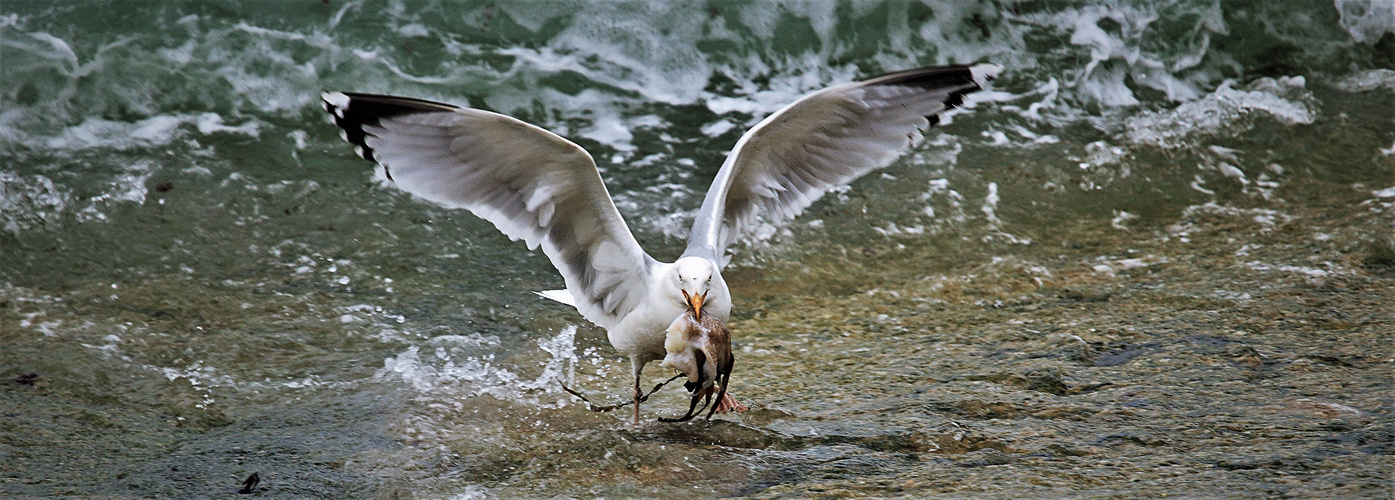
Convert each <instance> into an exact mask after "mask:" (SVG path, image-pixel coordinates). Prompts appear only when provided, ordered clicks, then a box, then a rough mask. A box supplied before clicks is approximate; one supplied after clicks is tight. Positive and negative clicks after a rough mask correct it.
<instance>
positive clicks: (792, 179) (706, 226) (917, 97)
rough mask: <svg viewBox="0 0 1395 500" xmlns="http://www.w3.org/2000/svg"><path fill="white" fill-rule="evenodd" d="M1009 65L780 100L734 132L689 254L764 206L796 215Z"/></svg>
mask: <svg viewBox="0 0 1395 500" xmlns="http://www.w3.org/2000/svg"><path fill="white" fill-rule="evenodd" d="M1000 71H1002V66H998V65H996V64H980V65H976V66H940V67H933V68H920V69H913V70H908V71H902V72H899V73H892V74H889V75H885V76H882V77H878V78H873V79H871V80H867V81H865V82H858V83H850V84H846V85H839V86H836V87H830V88H827V89H824V90H820V91H818V92H814V93H812V94H808V95H806V96H804V97H801V98H800V99H799V100H797V101H795V102H794V103H792V104H790V105H789V106H785V107H784V108H781V109H780V110H779V111H776V112H775V114H773V115H770V116H769V117H767V118H766V119H764V120H761V122H760V123H758V124H756V126H755V127H754V128H752V129H751V130H749V131H747V132H746V134H745V135H743V136H741V140H739V141H737V143H736V148H735V149H733V150H732V153H731V155H730V156H727V160H726V163H723V164H722V169H721V170H720V171H718V172H717V178H716V179H715V180H713V181H712V187H711V188H710V189H708V191H707V197H706V198H705V199H703V201H702V208H701V209H699V210H698V214H697V218H696V220H694V221H693V229H692V233H691V234H690V235H689V237H688V248H687V250H686V251H685V252H684V253H683V256H684V257H687V256H699V257H705V258H707V259H709V260H712V261H713V262H718V263H721V262H723V260H724V259H723V258H722V254H723V252H725V251H726V247H727V245H728V244H729V243H731V242H732V241H734V240H736V239H737V238H738V237H739V236H740V234H741V231H742V230H743V229H745V228H746V227H748V226H750V225H751V224H752V223H753V222H755V220H756V217H757V214H758V213H760V212H764V213H765V217H766V218H767V219H768V220H770V221H771V222H774V223H779V222H782V221H786V220H789V219H792V218H794V217H795V216H797V215H799V214H800V212H803V211H804V209H805V208H807V207H808V206H809V205H810V204H812V203H813V202H814V201H815V200H818V199H819V198H820V197H822V196H823V194H824V193H825V192H826V191H828V189H829V188H832V187H835V186H839V185H842V184H846V183H849V182H852V181H853V180H854V179H857V178H858V177H861V176H863V175H865V174H866V173H868V172H871V171H873V170H876V169H879V168H882V167H885V166H887V165H888V164H890V163H891V162H892V161H893V160H895V159H896V158H897V157H899V156H901V154H902V153H903V152H905V150H906V149H907V148H908V147H909V146H910V145H911V144H912V143H913V142H915V141H918V140H920V138H921V137H922V136H921V131H923V130H925V129H926V128H928V127H930V126H931V125H934V124H935V123H937V122H938V121H939V114H940V113H941V112H943V111H945V110H947V109H949V108H950V107H953V106H957V105H959V104H960V103H961V102H963V97H964V94H967V93H969V92H974V91H976V90H979V89H981V88H983V85H984V83H985V82H986V81H987V80H991V79H993V78H994V77H996V76H997V74H998V72H1000Z"/></svg>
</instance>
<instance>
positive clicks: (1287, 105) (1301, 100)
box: [1125, 76, 1316, 148]
mask: <svg viewBox="0 0 1395 500" xmlns="http://www.w3.org/2000/svg"><path fill="white" fill-rule="evenodd" d="M1233 84H1234V82H1229V81H1227V82H1225V83H1223V84H1222V85H1221V87H1220V88H1218V89H1216V90H1215V91H1214V92H1212V93H1210V94H1208V95H1207V96H1206V97H1204V98H1202V99H1199V100H1196V101H1192V102H1188V103H1184V104H1182V105H1180V106H1177V107H1176V108H1173V109H1170V110H1164V111H1147V112H1143V113H1139V114H1138V115H1135V116H1133V117H1130V118H1129V119H1128V120H1127V121H1126V124H1125V126H1126V127H1127V129H1128V133H1127V136H1128V138H1129V140H1131V141H1133V142H1134V143H1138V144H1151V145H1156V146H1161V147H1166V148H1176V147H1184V146H1187V145H1189V144H1191V141H1192V140H1193V138H1195V137H1197V136H1201V135H1214V134H1226V133H1234V132H1236V131H1238V130H1243V129H1246V128H1248V127H1249V126H1250V123H1249V122H1247V121H1246V119H1247V118H1249V117H1250V116H1251V115H1254V114H1256V113H1258V114H1261V115H1263V116H1268V117H1270V118H1272V119H1274V120H1277V121H1279V122H1281V123H1286V124H1309V123H1312V122H1313V119H1314V117H1315V116H1316V110H1315V109H1314V106H1313V105H1311V104H1308V103H1309V102H1312V97H1311V95H1310V94H1309V93H1308V92H1307V89H1306V88H1305V81H1304V79H1303V77H1301V76H1300V77H1291V78H1290V77H1284V78H1279V79H1277V80H1275V79H1272V78H1261V79H1259V80H1256V81H1255V82H1253V83H1251V84H1250V85H1248V86H1246V87H1245V88H1244V89H1235V88H1233V87H1232V85H1233Z"/></svg>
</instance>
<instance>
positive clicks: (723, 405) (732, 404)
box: [717, 392, 750, 413]
mask: <svg viewBox="0 0 1395 500" xmlns="http://www.w3.org/2000/svg"><path fill="white" fill-rule="evenodd" d="M749 409H750V408H747V407H746V405H743V404H741V402H740V401H737V400H736V398H733V397H731V393H730V392H728V393H726V394H724V395H722V400H721V401H718V402H717V413H727V412H733V411H746V410H749Z"/></svg>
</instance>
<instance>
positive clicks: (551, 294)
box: [533, 290, 576, 307]
mask: <svg viewBox="0 0 1395 500" xmlns="http://www.w3.org/2000/svg"><path fill="white" fill-rule="evenodd" d="M533 293H535V294H537V295H538V296H539V297H542V298H544V299H550V300H555V301H557V302H561V303H563V304H566V305H569V306H572V307H576V299H574V298H572V294H571V292H568V291H566V290H543V291H541V292H533Z"/></svg>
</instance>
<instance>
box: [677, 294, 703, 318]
mask: <svg viewBox="0 0 1395 500" xmlns="http://www.w3.org/2000/svg"><path fill="white" fill-rule="evenodd" d="M682 292H683V298H684V299H687V300H688V306H689V307H692V308H693V316H697V317H699V318H701V317H702V301H704V300H707V294H706V293H704V294H702V295H689V294H688V291H687V290H682Z"/></svg>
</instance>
